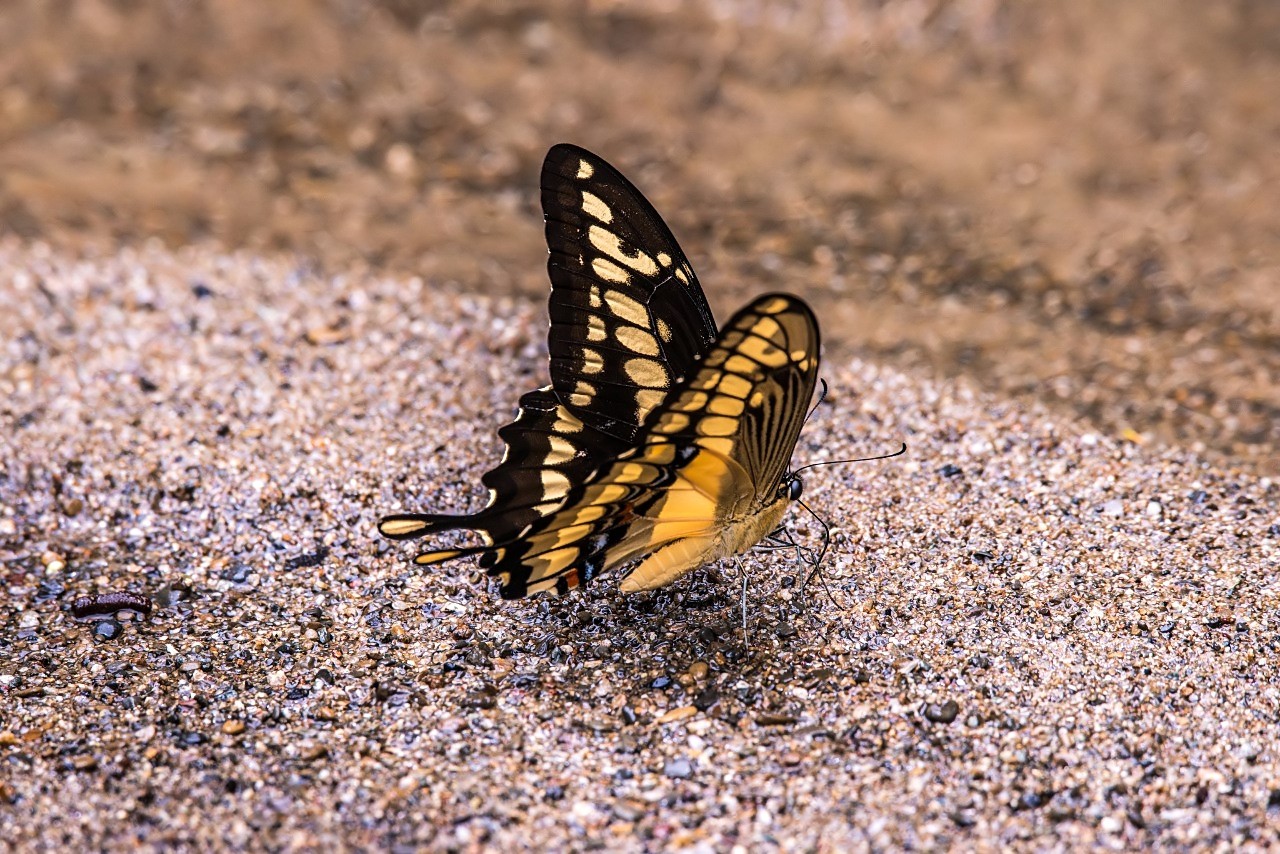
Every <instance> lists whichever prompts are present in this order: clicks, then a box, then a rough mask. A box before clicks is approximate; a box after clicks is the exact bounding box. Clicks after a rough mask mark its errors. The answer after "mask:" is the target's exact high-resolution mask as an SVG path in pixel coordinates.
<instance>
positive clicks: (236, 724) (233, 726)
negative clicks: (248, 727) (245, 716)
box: [222, 718, 244, 735]
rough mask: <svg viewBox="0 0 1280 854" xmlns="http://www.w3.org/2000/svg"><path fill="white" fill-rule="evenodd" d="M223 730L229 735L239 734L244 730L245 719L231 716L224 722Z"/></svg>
mask: <svg viewBox="0 0 1280 854" xmlns="http://www.w3.org/2000/svg"><path fill="white" fill-rule="evenodd" d="M222 731H223V732H224V733H226V734H227V735H239V734H240V733H242V732H244V721H242V720H238V719H236V718H231V719H230V720H226V721H223V722H222Z"/></svg>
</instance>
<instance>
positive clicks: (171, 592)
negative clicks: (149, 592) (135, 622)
mask: <svg viewBox="0 0 1280 854" xmlns="http://www.w3.org/2000/svg"><path fill="white" fill-rule="evenodd" d="M191 598H192V596H191V590H190V589H189V588H186V587H183V586H182V585H180V584H166V585H165V586H164V587H161V588H160V589H159V590H157V591H156V602H158V603H159V604H160V607H161V608H172V607H174V606H175V605H178V604H179V603H181V602H185V601H186V600H188V599H191Z"/></svg>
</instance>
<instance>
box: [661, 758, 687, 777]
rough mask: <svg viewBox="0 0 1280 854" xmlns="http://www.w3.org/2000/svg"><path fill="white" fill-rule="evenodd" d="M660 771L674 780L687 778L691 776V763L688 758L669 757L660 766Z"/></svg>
mask: <svg viewBox="0 0 1280 854" xmlns="http://www.w3.org/2000/svg"><path fill="white" fill-rule="evenodd" d="M662 773H663V774H665V775H667V776H668V777H671V778H673V779H676V780H687V779H689V778H690V777H692V776H693V764H692V763H690V762H689V760H688V759H684V758H680V759H671V760H668V761H667V763H666V765H664V766H663V768H662Z"/></svg>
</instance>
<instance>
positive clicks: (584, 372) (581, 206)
mask: <svg viewBox="0 0 1280 854" xmlns="http://www.w3.org/2000/svg"><path fill="white" fill-rule="evenodd" d="M542 208H543V212H544V214H545V216H546V236H547V246H548V247H549V249H550V255H549V257H548V260H547V271H548V273H549V274H550V277H551V300H550V312H551V331H550V334H549V336H548V342H547V343H548V349H549V351H550V356H551V383H552V386H553V387H554V388H555V390H556V392H557V393H558V394H559V396H560V399H561V401H562V402H564V404H565V405H566V406H567V407H568V408H569V409H570V410H571V411H572V412H573V413H574V414H575V415H576V416H578V417H579V418H580V419H581V420H582V421H583V422H584V423H585V424H587V425H588V426H590V427H593V428H595V429H597V430H600V431H602V432H604V433H607V434H610V435H613V436H618V437H621V438H624V439H626V440H628V441H631V440H634V438H635V436H636V431H637V430H638V429H639V427H640V425H641V424H642V423H644V420H645V418H646V416H647V415H648V413H649V412H650V411H651V410H652V409H653V408H654V407H656V406H657V405H658V404H659V403H661V402H662V401H663V400H664V399H665V398H666V396H667V393H668V392H669V390H670V389H671V387H672V386H673V385H674V384H675V383H676V382H677V381H678V380H679V379H681V378H683V377H684V376H685V375H686V374H687V373H688V372H689V371H690V370H691V369H692V368H693V366H694V365H695V364H696V363H697V361H698V359H699V358H700V357H701V356H702V354H703V353H705V352H706V350H707V348H708V347H709V346H710V345H711V342H712V341H714V340H715V337H716V326H715V321H714V320H713V318H712V316H711V309H710V308H709V307H708V305H707V301H706V297H705V296H704V295H703V293H702V288H701V286H700V285H699V284H698V280H697V277H696V276H695V275H694V272H693V267H692V266H690V264H689V261H688V260H687V259H686V258H685V256H684V253H683V252H682V251H681V250H680V245H679V244H678V243H677V242H676V239H675V238H674V237H673V236H672V235H671V231H670V230H669V229H668V228H667V226H666V224H665V223H664V222H663V221H662V218H661V217H660V216H658V213H657V211H655V210H654V209H653V206H652V205H651V204H649V202H648V201H647V200H646V199H645V197H644V196H643V195H642V194H641V193H640V191H639V190H637V189H636V188H635V187H634V186H633V185H632V184H631V182H630V181H628V180H627V179H626V178H624V177H623V176H622V174H621V173H619V172H618V170H616V169H614V168H613V167H612V166H610V165H609V164H608V163H606V162H605V161H604V160H602V159H601V158H599V157H597V156H596V155H594V154H592V153H591V152H589V151H586V150H585V149H582V148H579V147H577V146H574V145H563V144H562V145H557V146H555V147H554V148H552V149H551V150H550V151H549V152H548V153H547V157H546V160H545V161H544V162H543V167H542Z"/></svg>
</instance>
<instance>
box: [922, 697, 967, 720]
mask: <svg viewBox="0 0 1280 854" xmlns="http://www.w3.org/2000/svg"><path fill="white" fill-rule="evenodd" d="M959 714H960V704H959V703H957V702H956V701H955V700H947V701H946V702H943V703H926V704H925V707H924V716H925V717H926V718H928V719H929V720H931V721H933V722H934V723H936V724H949V723H951V722H952V721H954V720H955V719H956V716H957V715H959Z"/></svg>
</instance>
